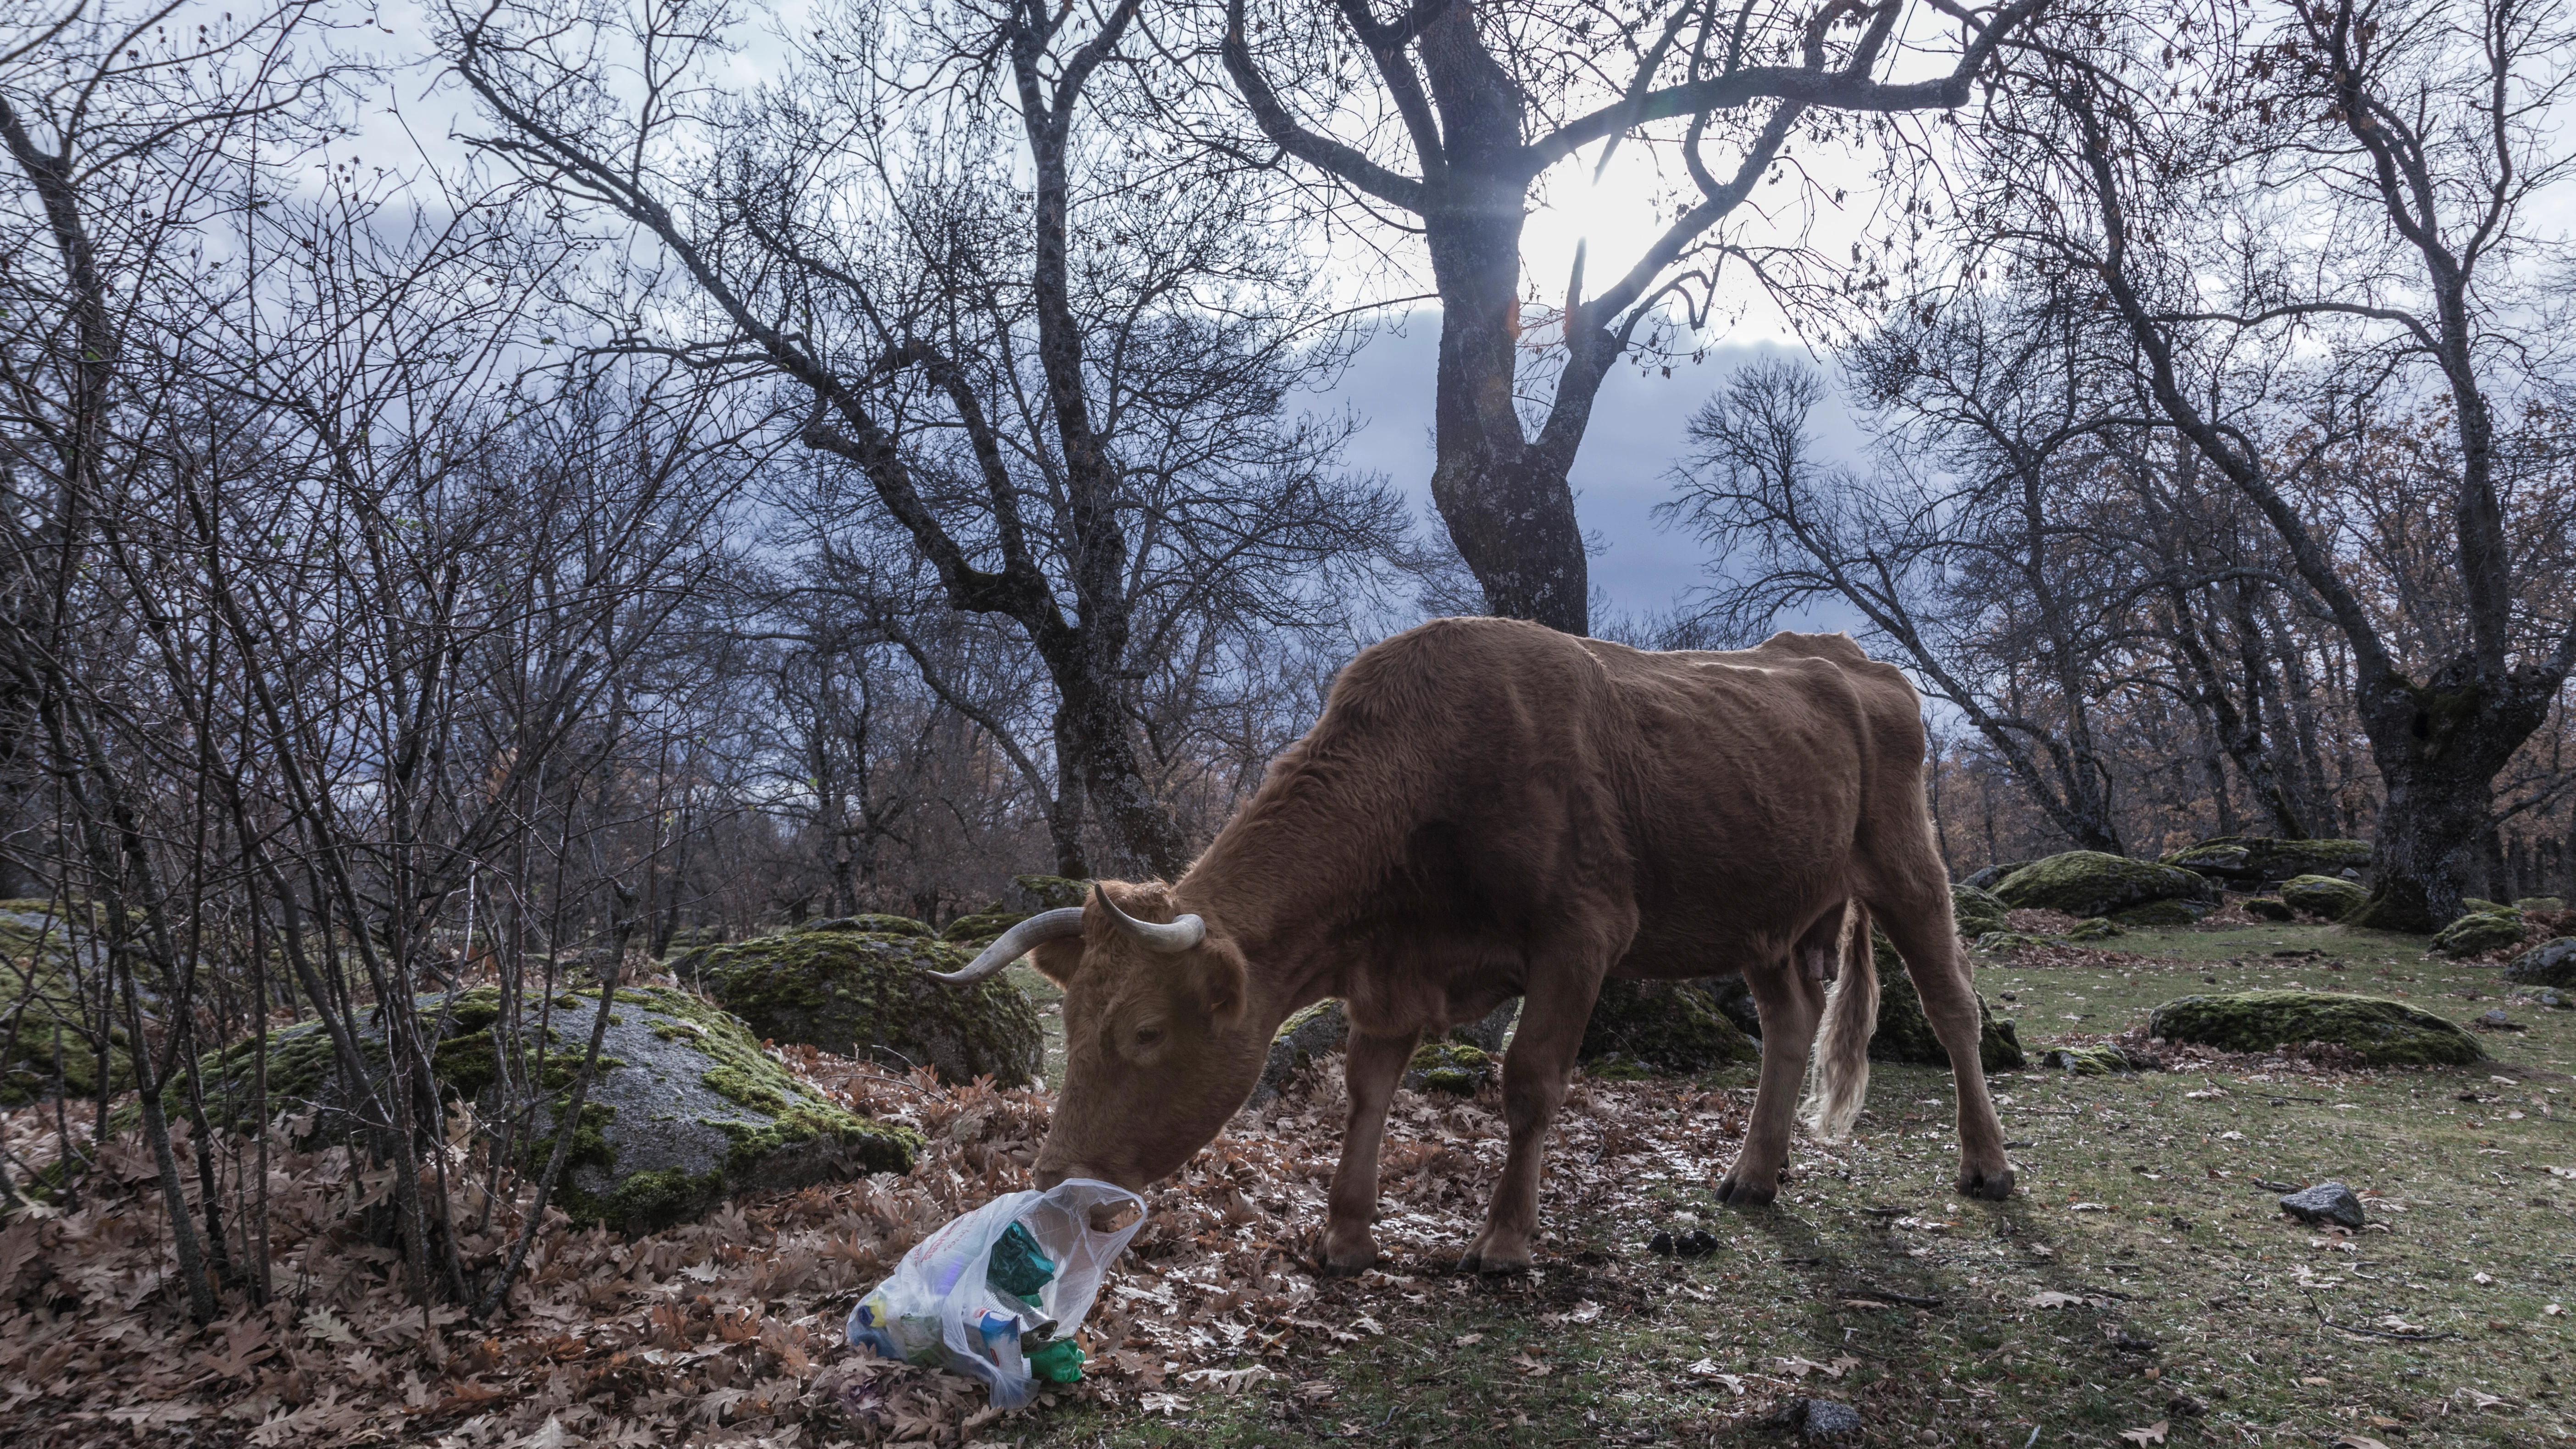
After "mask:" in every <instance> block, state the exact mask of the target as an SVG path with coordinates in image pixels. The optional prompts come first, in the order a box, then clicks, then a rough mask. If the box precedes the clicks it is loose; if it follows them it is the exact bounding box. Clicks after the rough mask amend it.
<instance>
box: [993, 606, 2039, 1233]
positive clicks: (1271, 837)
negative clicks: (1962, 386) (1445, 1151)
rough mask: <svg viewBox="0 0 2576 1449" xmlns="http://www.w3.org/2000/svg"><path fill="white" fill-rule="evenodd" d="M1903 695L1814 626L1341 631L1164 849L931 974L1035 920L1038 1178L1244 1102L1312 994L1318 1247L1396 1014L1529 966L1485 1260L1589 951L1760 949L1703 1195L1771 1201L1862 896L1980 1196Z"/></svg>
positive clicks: (1663, 963)
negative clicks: (1330, 669) (1720, 1170)
mask: <svg viewBox="0 0 2576 1449" xmlns="http://www.w3.org/2000/svg"><path fill="white" fill-rule="evenodd" d="M1920 710H1921V707H1920V702H1919V700H1918V698H1917V696H1916V695H1915V693H1914V690H1913V687H1912V686H1911V685H1909V684H1907V683H1906V681H1905V678H1904V676H1903V675H1901V674H1899V673H1898V672H1897V671H1896V670H1895V669H1894V668H1892V667H1890V666H1888V665H1885V664H1879V663H1875V662H1873V661H1871V660H1870V659H1869V658H1867V657H1866V656H1864V655H1863V654H1862V653H1861V651H1860V648H1859V646H1858V645H1856V644H1854V643H1853V642H1852V641H1851V639H1850V638H1849V637H1848V636H1846V635H1842V634H1777V635H1774V636H1772V637H1771V638H1770V639H1769V640H1767V641H1765V642H1764V643H1763V644H1762V645H1761V646H1760V647H1759V648H1755V649H1747V650H1741V651H1735V652H1726V653H1702V652H1689V653H1670V654H1652V653H1645V652H1641V651H1639V650H1635V649H1629V648H1626V647H1624V646H1621V645H1618V644H1608V643H1603V642H1601V641H1599V640H1595V639H1578V638H1574V637H1572V636H1570V635H1565V634H1560V633H1556V632H1554V631H1553V630H1549V629H1545V628H1542V627H1540V626H1538V625H1535V624H1525V623H1517V622H1513V621H1510V620H1503V619H1441V620H1436V621H1434V622H1432V623H1429V624H1425V625H1423V626H1422V627H1420V628H1418V629H1413V630H1411V631H1408V632H1406V633H1403V634H1399V635H1397V636H1396V637H1394V638H1392V639H1389V640H1387V641H1385V642H1384V643H1381V644H1378V645H1376V646H1374V647H1372V648H1370V649H1368V650H1366V651H1364V652H1362V653H1361V654H1360V655H1359V657H1358V658H1356V659H1354V660H1352V661H1351V663H1350V665H1349V667H1348V668H1346V669H1344V670H1343V671H1342V674H1341V678H1340V679H1339V680H1338V681H1337V682H1336V683H1335V684H1334V686H1333V692H1332V697H1331V699H1330V700H1329V701H1328V702H1327V703H1326V705H1325V707H1324V714H1323V717H1322V718H1321V719H1319V720H1317V721H1316V722H1315V727H1314V728H1313V729H1312V730H1309V731H1308V732H1307V733H1306V736H1305V738H1304V739H1301V740H1299V741H1298V742H1297V743H1296V744H1294V745H1292V746H1290V747H1289V748H1288V750H1287V751H1286V752H1285V753H1284V754H1282V755H1280V757H1279V758H1278V759H1277V760H1276V761H1274V762H1272V764H1271V766H1270V771H1269V774H1268V776H1267V777H1266V778H1265V779H1264V780H1263V781H1262V784H1261V788H1260V790H1259V791H1258V792H1257V793H1256V794H1254V796H1253V797H1252V799H1251V800H1250V801H1249V802H1248V803H1246V804H1245V805H1244V807H1243V809H1242V810H1241V811H1240V812H1239V813H1238V814H1237V815H1236V816H1235V817H1234V819H1233V820H1232V821H1231V822H1229V823H1228V824H1227V825H1226V827H1225V829H1224V830H1223V831H1221V832H1220V833H1219V834H1218V835H1217V837H1216V840H1215V841H1214V842H1213V843H1212V844H1210V845H1209V846H1208V849H1207V852H1206V853H1205V854H1204V855H1202V856H1200V857H1199V859H1198V862H1197V863H1196V864H1195V865H1193V866H1191V867H1190V869H1189V871H1188V873H1187V874H1185V875H1183V876H1182V877H1181V879H1180V880H1179V881H1177V882H1175V883H1173V884H1170V885H1165V884H1163V883H1161V882H1148V883H1145V884H1141V885H1129V884H1123V883H1120V882H1115V881H1111V882H1103V883H1102V885H1101V886H1100V888H1099V889H1098V890H1096V891H1095V892H1094V894H1093V896H1092V899H1091V901H1090V902H1089V903H1088V904H1086V905H1083V906H1079V907H1069V908H1065V909H1062V910H1055V911H1049V912H1047V913H1045V914H1044V915H1041V916H1037V917H1034V918H1032V919H1031V920H1029V921H1026V922H1023V923H1022V924H1021V925H1019V926H1018V927H1016V928H1014V929H1013V930H1012V931H1011V932H1010V933H1009V934H1007V935H1005V936H1004V937H1003V938H1002V939H1001V940H999V941H997V942H995V943H994V944H993V946H992V947H991V948H990V949H989V950H987V951H985V952H984V953H983V954H982V955H981V956H979V957H978V958H977V959H976V961H975V964H974V965H972V966H970V967H969V968H967V969H966V970H965V971H962V972H959V973H956V976H955V977H954V978H953V979H956V980H973V979H977V978H980V977H982V976H986V975H990V974H991V973H993V972H995V971H998V970H1000V969H1002V967H1003V966H1005V965H1007V964H1008V963H1009V962H1010V961H1012V960H1013V959H1015V958H1017V957H1018V956H1019V955H1020V954H1021V953H1022V952H1024V951H1030V950H1031V948H1033V947H1034V952H1033V955H1034V959H1035V963H1036V965H1037V968H1038V969H1039V970H1040V971H1042V972H1044V973H1046V975H1047V976H1048V977H1049V978H1051V979H1053V980H1054V981H1056V982H1057V983H1059V984H1060V985H1062V986H1063V987H1064V991H1065V1001H1064V1026H1065V1052H1066V1069H1065V1076H1064V1082H1063V1089H1062V1091H1061V1092H1060V1093H1059V1094H1058V1097H1057V1101H1056V1109H1055V1120H1054V1125H1053V1127H1052V1128H1051V1129H1050V1130H1049V1132H1048V1134H1047V1139H1046V1144H1045V1146H1044V1148H1043V1149H1042V1150H1041V1151H1040V1152H1039V1154H1038V1161H1037V1177H1038V1181H1039V1182H1041V1183H1046V1184H1052V1183H1054V1182H1057V1181H1060V1180H1062V1179H1064V1178H1067V1177H1097V1178H1104V1179H1107V1180H1108V1181H1111V1182H1115V1183H1119V1184H1122V1185H1124V1186H1127V1187H1130V1188H1142V1187H1144V1186H1145V1185H1146V1184H1148V1183H1150V1182H1153V1181H1154V1180H1156V1179H1158V1178H1161V1177H1163V1176H1166V1175H1167V1174H1170V1173H1172V1172H1174V1171H1176V1170H1178V1169H1179V1168H1180V1166H1181V1165H1182V1164H1183V1163H1184V1162H1186V1161H1188V1160H1189V1158H1190V1156H1191V1155H1192V1154H1194V1153H1196V1152H1197V1151H1198V1150H1199V1148H1201V1147H1202V1146H1205V1145H1206V1144H1207V1143H1208V1142H1209V1141H1211V1140H1212V1139H1214V1138H1215V1136H1216V1135H1217V1133H1218V1132H1219V1131H1221V1130H1223V1128H1224V1126H1225V1123H1226V1120H1227V1119H1228V1118H1229V1117H1231V1116H1233V1115H1234V1113H1235V1111H1236V1109H1238V1108H1239V1107H1241V1106H1242V1105H1243V1102H1244V1099H1245V1098H1246V1097H1247V1096H1248V1095H1249V1094H1250V1093H1251V1090H1252V1087H1253V1084H1254V1082H1255V1080H1256V1079H1257V1077H1258V1076H1259V1074H1260V1072H1261V1068H1262V1063H1263V1061H1264V1059H1265V1058H1266V1056H1267V1054H1268V1049H1269V1046H1270V1040H1271V1037H1272V1035H1273V1033H1274V1032H1276V1031H1277V1029H1278V1027H1279V1024H1280V1022H1281V1021H1283V1020H1284V1019H1285V1018H1286V1017H1287V1016H1288V1014H1289V1013H1290V1012H1292V1011H1295V1010H1296V1009H1297V1008H1299V1007H1301V1006H1305V1005H1307V1004H1309V1003H1311V1002H1315V1001H1319V1000H1322V999H1323V998H1325V997H1328V996H1337V997H1340V998H1342V1000H1343V1001H1345V1002H1346V1003H1348V1007H1349V1011H1350V1021H1351V1032H1350V1039H1349V1045H1348V1048H1347V1052H1348V1055H1347V1072H1348V1080H1349V1084H1350V1118H1349V1122H1348V1125H1347V1127H1346V1129H1345V1131H1344V1134H1343V1138H1342V1160H1341V1165H1340V1167H1339V1169H1338V1170H1337V1171H1336V1172H1335V1173H1334V1175H1333V1186H1332V1194H1331V1199H1330V1212H1329V1220H1328V1225H1327V1227H1326V1230H1325V1238H1324V1245H1323V1256H1324V1264H1325V1267H1326V1268H1327V1269H1328V1270H1331V1271H1335V1272H1344V1273H1348V1272H1357V1271H1359V1270H1360V1269H1363V1268H1365V1267H1367V1266H1368V1265H1369V1264H1370V1263H1371V1262H1372V1261H1374V1260H1375V1258H1376V1248H1375V1245H1374V1244H1373V1243H1372V1241H1371V1237H1370V1231H1369V1223H1370V1220H1371V1218H1372V1217H1373V1216H1374V1211H1375V1207H1376V1200H1377V1178H1378V1142H1379V1138H1380V1136H1381V1134H1382V1131H1383V1129H1384V1126H1385V1123H1386V1110H1387V1104H1388V1100H1389V1099H1390V1098H1391V1097H1392V1096H1393V1095H1394V1092H1395V1088H1396V1084H1397V1082H1398V1080H1399V1079H1400V1078H1401V1077H1402V1075H1403V1072H1404V1069H1405V1064H1406V1062H1407V1060H1408V1059H1409V1058H1410V1057H1411V1056H1412V1054H1413V1050H1414V1047H1415V1045H1416V1044H1417V1043H1419V1042H1420V1041H1421V1040H1422V1038H1423V1035H1424V1033H1426V1032H1435V1033H1436V1032H1439V1031H1442V1030H1445V1029H1446V1028H1448V1027H1450V1026H1453V1025H1455V1024H1458V1023H1461V1022H1469V1021H1474V1020H1476V1019H1477V1018H1479V1017H1482V1016H1484V1015H1485V1014H1486V1013H1488V1012H1490V1011H1492V1010H1493V1009H1494V1008H1495V1007H1496V1006H1498V1005H1500V1004H1502V1003H1503V1002H1505V1001H1507V1000H1509V999H1510V998H1512V997H1515V996H1518V997H1522V998H1524V1004H1523V1007H1522V1010H1521V1017H1520V1028H1519V1031H1518V1032H1517V1034H1516V1035H1515V1036H1514V1037H1513V1039H1512V1044H1511V1048H1510V1050H1509V1051H1508V1052H1507V1053H1506V1054H1505V1056H1504V1060H1503V1107H1504V1115H1505V1118H1506V1120H1507V1122H1508V1123H1509V1126H1510V1131H1511V1149H1510V1155H1509V1157H1508V1159H1507V1161H1506V1163H1505V1165H1504V1168H1503V1176H1502V1181H1501V1182H1500V1183H1498V1184H1497V1185H1496V1187H1495V1190H1494V1199H1493V1204H1492V1207H1491V1209H1490V1210H1489V1211H1488V1213H1487V1215H1486V1219H1485V1227H1484V1231H1483V1232H1482V1233H1481V1234H1479V1235H1478V1236H1477V1238H1476V1240H1475V1242H1474V1244H1473V1245H1472V1246H1470V1247H1469V1248H1468V1250H1467V1254H1466V1265H1467V1266H1471V1267H1476V1268H1480V1269H1482V1270H1484V1271H1487V1272H1509V1271H1515V1270H1518V1269H1521V1268H1525V1267H1527V1266H1528V1264H1529V1260H1530V1235H1531V1233H1532V1231H1533V1230H1534V1229H1535V1228H1536V1226H1537V1220H1538V1182H1539V1170H1540V1156H1541V1152H1542V1150H1543V1144H1544V1142H1545V1138H1546V1135H1547V1129H1548V1124H1549V1122H1550V1121H1551V1120H1552V1119H1553V1118H1554V1116H1555V1113H1556V1109H1557V1105H1558V1103H1559V1102H1560V1101H1561V1100H1562V1099H1563V1098H1564V1095H1565V1088H1566V1083H1567V1081H1568V1079H1569V1077H1570V1076H1571V1075H1572V1072H1573V1068H1574V1062H1575V1049H1576V1047H1577V1046H1578V1045H1579V1044H1580V1043H1581V1041H1582V1038H1583V1029H1584V1023H1585V1021H1586V1020H1587V1019H1588V1018H1589V1017H1590V1015H1591V1012H1592V1003H1593V998H1594V996H1595V995H1596V994H1597V993H1598V992H1599V991H1600V989H1601V982H1602V979H1603V978H1604V977H1606V976H1621V977H1630V978H1638V979H1646V980H1678V979H1684V978H1689V977H1699V976H1707V975H1710V974H1712V973H1713V972H1716V971H1718V970H1720V969H1723V968H1725V967H1731V966H1733V965H1735V964H1736V963H1739V962H1744V963H1753V962H1759V963H1766V964H1764V965H1761V966H1758V967H1755V968H1753V969H1750V970H1748V971H1747V972H1746V973H1745V974H1746V977H1747V980H1748V981H1749V983H1750V984H1751V986H1752V988H1753V996H1754V1000H1755V1002H1756V1004H1757V1005H1758V1006H1759V1007H1760V1009H1761V1012H1762V1019H1763V1022H1764V1023H1765V1026H1766V1030H1765V1031H1764V1032H1763V1036H1762V1081H1761V1089H1760V1091H1759V1093H1758V1094H1757V1096H1756V1098H1755V1102H1754V1108H1753V1123H1752V1127H1751V1129H1750V1130H1749V1131H1748V1132H1747V1133H1746V1136H1745V1140H1744V1147H1743V1150H1742V1151H1741V1152H1740V1153H1738V1154H1737V1156H1736V1160H1735V1165H1734V1166H1733V1167H1732V1168H1731V1169H1729V1170H1728V1172H1727V1174H1726V1176H1725V1177H1724V1178H1722V1179H1721V1180H1720V1181H1719V1182H1718V1183H1717V1186H1716V1193H1717V1196H1718V1198H1719V1200H1720V1201H1723V1202H1727V1203H1733V1204H1739V1205H1745V1204H1758V1203H1767V1202H1769V1201H1771V1199H1772V1196H1773V1194H1774V1193H1775V1192H1776V1191H1777V1189H1778V1184H1779V1180H1780V1168H1781V1164H1782V1162H1783V1161H1784V1160H1785V1158H1786V1157H1787V1155H1788V1146H1789V1131H1790V1119H1791V1116H1792V1114H1793V1112H1794V1110H1795V1105H1796V1100H1797V1097H1798V1093H1799V1090H1800V1084H1801V1082H1802V1081H1803V1080H1804V1078H1805V1076H1806V1073H1807V1056H1808V1050H1809V1044H1810V1042H1812V1041H1814V1040H1815V1039H1816V1036H1817V1028H1818V1025H1819V1022H1820V1021H1821V1023H1822V1025H1823V1042H1822V1051H1823V1060H1822V1064H1821V1067H1820V1070H1819V1072H1818V1074H1817V1076H1818V1086H1817V1091H1816V1097H1815V1101H1814V1103H1813V1106H1812V1109H1811V1113H1812V1115H1811V1122H1812V1125H1813V1126H1814V1127H1815V1128H1816V1130H1818V1131H1819V1132H1820V1133H1822V1134H1824V1135H1826V1136H1836V1135H1839V1134H1840V1133H1842V1132H1843V1131H1845V1130H1847V1129H1848V1128H1849V1126H1850V1124H1851V1121H1852V1119H1853V1118H1854V1117H1855V1116H1857V1115H1858V1113H1859V1111H1860V1105H1861V1099H1862V1096H1863V1094H1864V1092H1865V1091H1866V1089H1867V1085H1868V1077H1869V1066H1868V1059H1867V1056H1866V1052H1867V1048H1868V1043H1869V1036H1870V1033H1871V1031H1872V1030H1873V1028H1874V1027H1875V1025H1876V1016H1877V998H1878V980H1877V976H1876V974H1875V971H1874V969H1873V967H1872V965H1871V962H1870V951H1869V946H1868V936H1867V930H1868V926H1867V923H1868V920H1869V918H1870V917H1871V916H1875V917H1876V919H1877V920H1878V922H1879V923H1880V925H1881V926H1882V927H1883V928H1884V929H1885V930H1886V932H1887V935H1888V936H1889V938H1890V939H1891V940H1892V941H1893V942H1894V943H1895V945H1896V949H1897V951H1898V953H1899V954H1900V955H1902V956H1903V958H1904V960H1905V966H1906V971H1907V973H1908V974H1909V975H1910V976H1912V977H1913V979H1914V984H1915V987H1916V989H1917V991H1918V992H1919V993H1920V994H1921V996H1922V998H1923V1007H1924V1012H1925V1014H1926V1015H1927V1016H1928V1017H1929V1018H1930V1019H1931V1024H1932V1029H1933V1031H1934V1032H1935V1033H1936V1034H1937V1035H1938V1036H1939V1037H1940V1040H1941V1044H1942V1045H1943V1046H1944V1047H1945V1048H1947V1049H1948V1051H1949V1053H1950V1062H1951V1067H1952V1070H1953V1073H1954V1075H1955V1077H1956V1080H1957V1084H1958V1103H1959V1117H1958V1127H1959V1152H1960V1166H1959V1176H1958V1187H1959V1190H1960V1191H1961V1192H1964V1193H1967V1194H1969V1195H1971V1196H1975V1197H1984V1198H2000V1197H2003V1196H2004V1195H2006V1194H2007V1193H2009V1192H2010V1191H2011V1190H2012V1182H2013V1174H2012V1168H2011V1166H2010V1165H2009V1164H2008V1163H2006V1162H2005V1160H2004V1152H2003V1134H2002V1132H2001V1130H2000V1128H1999V1127H1998V1125H1997V1123H1996V1121H1995V1110H1994V1105H1993V1103H1992V1101H1991V1100H1989V1099H1988V1097H1987V1095H1986V1082H1985V1074H1984V1072H1983V1071H1982V1070H1981V1069H1980V1067H1979V1064H1978V1059H1977V1033H1978V1022H1977V1004H1976V999H1975V996H1974V995H1973V993H1972V992H1971V990H1970V988H1969V982H1968V970H1967V965H1966V962H1965V961H1964V960H1963V959H1962V956H1961V953H1960V950H1959V944H1958V937H1957V935H1956V934H1955V931H1954V928H1953V926H1952V923H1951V918H1950V892H1949V884H1948V875H1947V872H1946V871H1945V870H1944V869H1943V866H1942V863H1941V858H1940V856H1939V855H1938V854H1937V853H1936V852H1935V850H1934V849H1933V844H1932V832H1931V825H1930V821H1929V819H1928V816H1927V813H1926V811H1925V808H1924V796H1923V752H1924V751H1923V746H1924V739H1923V722H1922V716H1921V712H1920ZM1837 958H1840V959H1841V961H1842V963H1843V964H1844V967H1845V969H1843V970H1841V971H1840V972H1839V973H1837V972H1836V971H1835V970H1834V969H1832V968H1833V966H1834V964H1835V963H1836V960H1837ZM1837 975H1839V978H1840V979H1839V982H1838V983H1837V984H1835V985H1834V986H1833V987H1832V988H1831V989H1830V990H1829V989H1828V988H1827V985H1826V981H1827V979H1828V978H1832V977H1835V976H1837Z"/></svg>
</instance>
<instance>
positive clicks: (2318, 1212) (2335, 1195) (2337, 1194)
mask: <svg viewBox="0 0 2576 1449" xmlns="http://www.w3.org/2000/svg"><path fill="white" fill-rule="evenodd" d="M2281 1211H2283V1212H2285V1213H2288V1214H2289V1215H2290V1216H2292V1217H2294V1218H2297V1219H2298V1220H2299V1221H2301V1222H2303V1223H2307V1224H2309V1225H2310V1226H2315V1225H2317V1224H2320V1223H2333V1224H2335V1225H2336V1226H2338V1227H2346V1228H2357V1227H2360V1226H2361V1225H2362V1222H2363V1218H2362V1212H2361V1199H2360V1198H2357V1197H2355V1196H2353V1194H2352V1189H2351V1188H2348V1187H2346V1186H2344V1185H2343V1184H2342V1183H2339V1182H2321V1183H2318V1184H2317V1185H2316V1186H2314V1187H2310V1188H2302V1189H2301V1190H2299V1191H2297V1192H2294V1193H2290V1194H2289V1195H2287V1196H2285V1197H2283V1198H2282V1199H2281Z"/></svg>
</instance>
